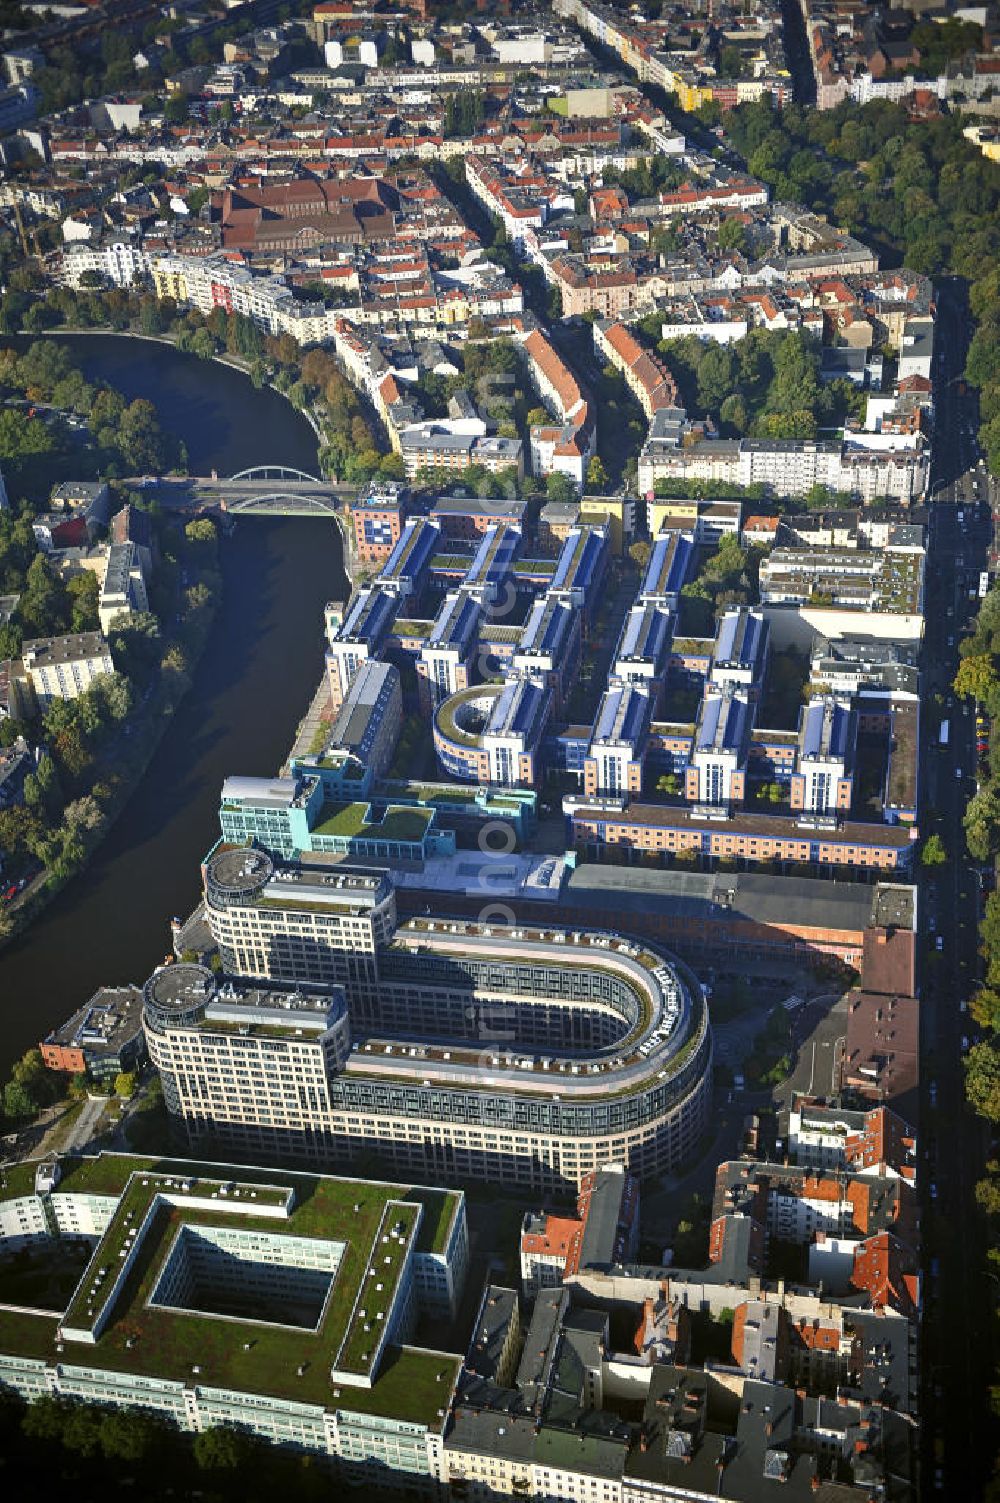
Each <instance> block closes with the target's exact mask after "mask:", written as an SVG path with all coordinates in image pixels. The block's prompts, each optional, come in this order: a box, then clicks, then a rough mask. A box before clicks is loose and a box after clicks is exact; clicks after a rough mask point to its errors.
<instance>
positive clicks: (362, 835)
mask: <svg viewBox="0 0 1000 1503" xmlns="http://www.w3.org/2000/svg"><path fill="white" fill-rule="evenodd" d="M370 807H371V806H370V805H369V804H367V803H365V802H363V801H361V802H358V803H352V804H337V803H329V804H324V805H323V808H322V810H321V811H320V818H319V822H318V824H317V825H316V826H315V827H314V829H313V831H312V833H313V834H314V835H340V836H343V837H344V838H345V839H357V840H398V841H419V840H423V838H424V836H425V835H426V834H427V830H428V828H429V826H430V825H431V824H432V823H433V821H434V811H433V809H415V808H413V807H412V806H410V805H408V804H390V805H389V806H388V808H387V809H386V811H385V814H384V815H383V817H382V819H380V820H374V821H369V820H368V818H367V815H368V810H369V808H370Z"/></svg>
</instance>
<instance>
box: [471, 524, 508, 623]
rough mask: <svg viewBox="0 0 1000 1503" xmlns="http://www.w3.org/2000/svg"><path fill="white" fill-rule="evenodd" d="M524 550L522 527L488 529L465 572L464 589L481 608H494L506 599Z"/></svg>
mask: <svg viewBox="0 0 1000 1503" xmlns="http://www.w3.org/2000/svg"><path fill="white" fill-rule="evenodd" d="M520 551H521V529H520V527H487V529H486V531H485V532H484V533H483V537H482V541H481V542H480V544H479V546H478V548H477V549H476V552H475V556H474V558H473V560H472V562H471V564H470V565H469V567H468V569H467V570H466V571H465V578H464V580H463V587H464V589H465V590H466V591H467V592H468V593H469V594H470V595H473V596H474V597H475V598H476V599H477V600H478V601H479V603H480V604H481V605H483V606H486V607H490V606H495V605H496V604H497V602H498V601H500V600H501V599H502V598H503V595H504V591H505V588H506V586H507V581H508V578H509V576H510V572H511V570H512V569H513V567H514V562H515V560H516V558H517V556H518V554H519V553H520Z"/></svg>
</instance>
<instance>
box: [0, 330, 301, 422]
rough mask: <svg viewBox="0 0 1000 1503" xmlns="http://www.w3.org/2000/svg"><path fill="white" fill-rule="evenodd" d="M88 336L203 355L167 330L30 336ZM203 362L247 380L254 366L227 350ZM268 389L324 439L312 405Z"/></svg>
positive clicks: (42, 332) (197, 357) (36, 336)
mask: <svg viewBox="0 0 1000 1503" xmlns="http://www.w3.org/2000/svg"><path fill="white" fill-rule="evenodd" d="M90 336H96V337H98V338H100V339H137V340H141V341H143V342H144V343H146V344H165V345H168V346H169V348H170V349H172V350H176V351H177V353H178V354H179V355H188V354H190V355H191V358H192V360H201V359H202V357H201V356H200V355H194V354H191V351H190V350H182V349H181V347H180V345H179V344H178V342H177V340H176V339H175V338H174V337H173V336H172V335H170V334H142V333H140V331H139V330H138V329H112V328H98V329H95V328H87V329H81V328H69V327H67V326H62V327H60V328H58V329H40V330H39V331H38V333H37V334H34V335H32V338H33V339H68V338H72V339H81V338H82V339H86V338H88V337H90ZM19 337H21V338H23V337H24V336H23V335H21V336H19ZM203 363H204V364H206V365H224V366H226V367H227V369H229V370H232V371H238V372H239V374H240V375H241V376H246V378H247V380H248V381H249V380H250V379H251V376H252V372H253V367H252V365H251V363H250V361H249V360H244V359H243V358H242V357H241V356H239V355H230V354H228V353H226V354H224V355H211V356H209V358H208V360H206V361H203ZM268 390H269V391H273V392H274V394H275V395H276V396H279V397H282V398H284V400H285V401H286V402H287V403H288V405H289V407H291V408H292V410H293V411H294V412H298V413H301V415H302V416H303V417H304V418H305V420H306V422H307V423H308V424H309V426H310V428H311V429H312V431H313V434H314V435H315V438H316V442H317V444H319V445H321V444H322V443H323V432H322V429H321V428H320V426H319V419H318V418H317V416H316V413H315V412H314V411H313V409H312V408H311V407H308V408H307V407H297V406H296V405H295V403H294V402H293V401H292V400H291V398H290V397H289V395H288V393H287V392H284V391H281V390H280V389H279V388H278V387H277V386H269V387H268Z"/></svg>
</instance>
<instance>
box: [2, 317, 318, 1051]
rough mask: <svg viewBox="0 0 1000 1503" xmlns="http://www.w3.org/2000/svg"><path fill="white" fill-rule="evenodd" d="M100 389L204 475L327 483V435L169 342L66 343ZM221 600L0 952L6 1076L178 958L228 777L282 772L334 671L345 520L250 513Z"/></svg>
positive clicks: (235, 539) (231, 548) (234, 542)
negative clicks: (82, 1015)
mask: <svg viewBox="0 0 1000 1503" xmlns="http://www.w3.org/2000/svg"><path fill="white" fill-rule="evenodd" d="M65 343H66V345H67V346H68V347H69V349H70V351H71V353H72V354H73V357H74V362H75V363H76V364H78V365H79V366H81V367H82V369H83V370H84V373H85V374H86V376H87V377H88V379H89V380H92V381H97V380H103V381H106V382H108V383H109V384H110V385H112V386H116V387H117V388H118V389H119V390H120V391H121V392H123V394H124V395H125V396H126V397H128V398H129V399H130V400H131V399H132V398H134V397H148V398H149V399H150V400H151V401H153V402H155V403H156V406H157V409H158V411H159V413H160V416H161V418H162V421H163V423H164V426H165V427H167V428H169V429H171V430H172V431H173V432H174V433H176V434H177V435H178V437H180V438H182V439H183V440H184V442H185V443H186V445H187V449H188V456H189V463H190V466H191V470H192V472H193V473H200V474H207V473H209V471H210V470H211V469H213V468H214V469H217V470H218V472H219V474H220V475H226V474H233V473H235V471H237V470H240V469H244V468H246V467H247V466H250V465H258V464H286V465H289V466H295V467H297V468H299V469H302V470H306V471H308V472H311V473H316V441H315V438H314V436H313V433H312V430H311V428H310V427H309V424H308V423H307V422H306V420H305V418H303V417H302V416H301V414H300V413H298V412H296V411H295V410H294V409H293V408H292V407H291V406H290V405H289V404H288V403H287V402H286V401H285V400H284V398H283V397H281V396H279V395H278V393H277V392H274V391H270V390H266V389H265V390H262V391H256V390H254V388H253V386H252V385H251V384H250V382H249V380H248V379H247V378H246V377H245V376H243V375H241V374H240V373H239V372H238V371H235V370H232V369H231V368H229V367H226V366H222V365H219V364H216V363H206V362H204V361H200V360H198V359H196V358H195V357H194V356H190V355H182V354H180V353H179V352H178V351H176V350H174V349H172V348H170V347H169V346H167V345H158V344H153V343H148V342H145V341H138V340H130V339H125V338H118V337H115V336H114V335H83V336H79V337H68V338H67V339H66V340H65ZM222 573H223V578H224V595H223V601H222V606H221V609H220V611H219V613H218V615H217V616H216V619H215V623H214V625H213V628H212V632H211V635H210V637H209V641H208V644H207V647H206V650H205V653H204V656H203V657H202V659H201V662H200V664H199V665H198V669H197V672H196V674H195V678H194V683H193V686H192V689H191V692H190V693H189V694H188V696H187V698H186V699H185V700H184V701H183V703H182V704H181V706H180V708H179V709H178V711H177V714H176V715H175V716H174V719H173V721H172V723H171V724H170V726H169V727H168V729H167V731H166V734H165V735H164V737H163V740H162V742H161V743H160V746H159V749H158V751H157V752H156V754H155V756H154V757H153V760H152V762H151V763H150V765H149V767H148V769H147V771H146V774H145V777H144V778H143V780H142V782H141V783H140V784H139V786H138V787H137V788H136V790H135V792H134V793H133V795H132V798H131V799H130V801H129V803H128V804H127V806H126V808H125V809H124V810H123V812H122V814H121V815H120V817H119V819H118V821H117V823H116V824H115V826H114V828H113V829H112V830H111V832H110V834H109V835H108V837H107V839H106V840H105V842H104V843H103V845H102V846H101V847H100V848H99V849H98V851H97V853H96V854H95V856H94V858H93V860H92V861H91V862H90V864H89V866H88V867H87V868H86V870H85V871H84V872H82V873H81V874H80V876H79V877H76V878H74V880H73V881H72V882H71V883H70V884H69V886H67V887H66V888H64V890H63V891H62V892H61V893H60V894H59V896H58V897H57V898H56V899H55V901H54V902H53V903H52V904H51V905H50V907H49V908H47V909H46V910H45V912H44V913H43V914H42V915H41V916H40V917H39V918H38V919H36V921H35V922H34V924H32V925H31V927H30V928H29V929H28V930H27V931H26V932H25V933H24V934H23V935H22V936H21V937H20V938H19V939H18V940H16V941H15V942H14V943H13V944H11V945H10V946H8V947H7V948H6V949H4V950H2V951H0V1078H2V1076H5V1075H6V1074H7V1073H8V1070H9V1068H10V1065H11V1063H12V1062H13V1061H14V1060H15V1059H16V1058H17V1057H18V1056H19V1055H20V1054H22V1053H23V1052H24V1050H25V1049H27V1048H30V1047H31V1045H33V1044H36V1043H37V1042H38V1041H39V1040H40V1039H42V1038H44V1036H45V1034H46V1033H47V1032H48V1030H49V1029H50V1028H52V1027H53V1026H55V1025H56V1024H58V1023H61V1022H62V1021H63V1020H64V1019H65V1018H67V1017H69V1015H70V1014H71V1013H72V1012H73V1011H74V1010H75V1009H76V1008H78V1007H80V1006H81V1005H82V1004H83V1003H84V1002H86V1001H87V1000H88V998H89V997H91V996H92V995H93V993H94V991H95V990H96V989H97V988H98V987H99V986H101V985H102V984H106V983H120V982H126V981H135V982H142V981H144V980H145V978H146V977H147V976H148V975H149V973H150V971H151V970H152V969H153V967H154V965H156V964H157V962H158V961H159V960H161V959H162V958H163V956H164V955H165V954H166V953H167V951H168V949H169V948H170V919H171V916H172V915H173V914H182V915H183V914H186V913H188V912H189V911H190V909H191V908H192V907H193V906H194V903H195V901H196V900H197V897H198V891H199V880H198V862H199V859H200V857H201V856H202V855H203V854H204V852H205V851H206V850H207V849H208V848H209V846H210V845H211V844H212V843H213V842H214V840H215V839H216V836H217V834H218V804H219V791H220V789H221V786H222V781H223V779H224V778H225V777H226V775H227V774H229V773H244V774H263V775H267V774H270V773H273V772H275V771H277V769H278V767H279V766H280V765H281V763H282V761H283V760H284V757H285V755H286V753H287V751H288V747H289V745H290V743H291V739H292V735H293V733H294V731H295V727H296V725H297V723H298V721H299V719H300V718H301V716H302V715H303V714H304V712H305V710H306V708H307V707H308V704H309V701H310V698H311V696H312V694H313V691H314V690H315V687H316V684H317V681H318V679H319V675H320V672H321V667H322V607H323V604H324V602H325V601H327V600H329V599H332V598H336V597H338V596H341V595H342V594H343V591H344V589H345V580H344V574H343V560H342V549H341V543H340V534H339V532H338V530H337V527H336V524H335V523H333V522H329V521H323V520H319V519H317V520H312V519H299V518H294V519H293V518H288V519H270V518H268V519H263V518H260V519H258V518H246V519H244V520H243V521H241V522H240V523H239V525H238V526H237V528H236V531H235V533H234V534H233V535H232V536H231V537H230V538H227V539H225V540H224V542H223V545H222Z"/></svg>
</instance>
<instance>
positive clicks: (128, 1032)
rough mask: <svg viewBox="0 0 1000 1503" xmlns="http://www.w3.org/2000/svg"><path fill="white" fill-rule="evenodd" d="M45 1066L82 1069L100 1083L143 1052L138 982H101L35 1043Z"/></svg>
mask: <svg viewBox="0 0 1000 1503" xmlns="http://www.w3.org/2000/svg"><path fill="white" fill-rule="evenodd" d="M38 1048H39V1051H40V1052H41V1056H42V1059H43V1060H44V1061H45V1064H46V1067H47V1068H48V1069H49V1070H60V1071H65V1072H66V1073H68V1074H70V1075H79V1074H81V1073H82V1074H86V1075H87V1076H89V1078H90V1079H91V1080H95V1081H97V1082H99V1083H100V1084H101V1085H104V1086H111V1085H113V1084H114V1079H115V1076H116V1075H119V1074H121V1073H123V1072H124V1073H129V1072H131V1071H133V1070H135V1069H137V1068H138V1066H139V1065H140V1064H141V1063H142V1061H143V1060H144V1059H145V1057H146V1041H145V1039H144V1037H143V1032H142V993H141V991H140V990H139V988H138V987H137V986H102V987H99V988H98V990H97V991H96V992H95V993H94V995H93V996H92V997H91V999H90V1001H89V1002H87V1003H86V1004H85V1005H84V1006H83V1007H81V1008H80V1009H79V1011H77V1012H75V1013H74V1014H73V1016H72V1017H71V1018H69V1019H67V1021H66V1022H65V1023H63V1024H62V1026H61V1027H59V1028H53V1029H52V1030H51V1032H49V1033H47V1034H46V1035H45V1038H44V1039H43V1040H42V1041H41V1043H40V1044H39V1046H38Z"/></svg>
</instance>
